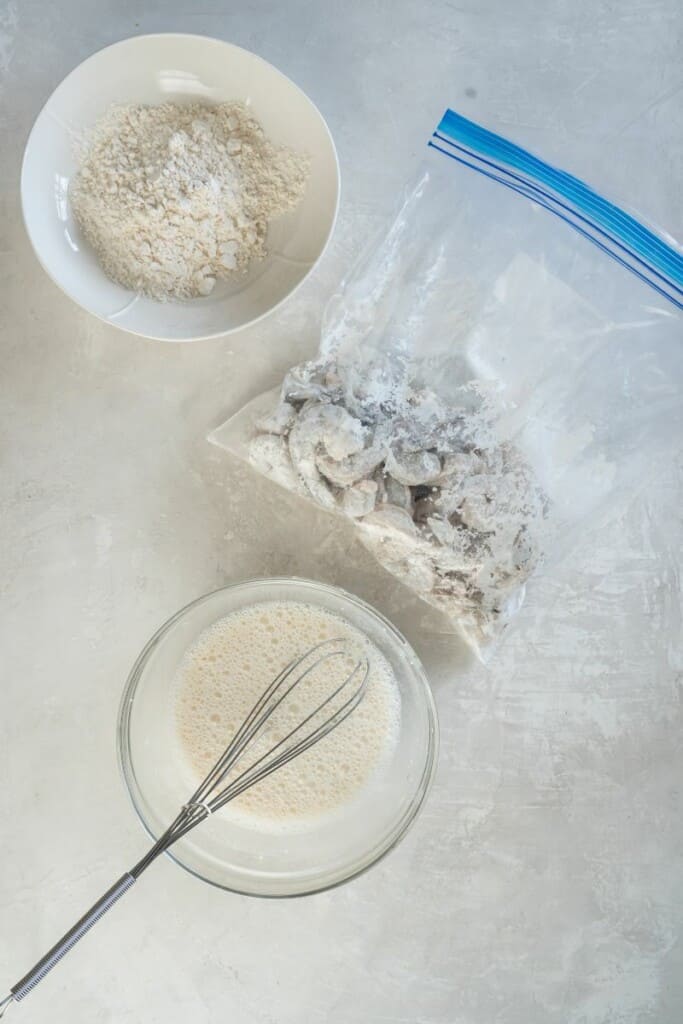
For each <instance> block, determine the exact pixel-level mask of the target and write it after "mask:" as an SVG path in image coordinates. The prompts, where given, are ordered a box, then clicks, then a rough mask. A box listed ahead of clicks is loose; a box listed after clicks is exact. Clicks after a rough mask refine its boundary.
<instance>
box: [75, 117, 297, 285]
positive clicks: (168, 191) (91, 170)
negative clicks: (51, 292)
mask: <svg viewBox="0 0 683 1024" xmlns="http://www.w3.org/2000/svg"><path fill="white" fill-rule="evenodd" d="M307 173H308V160H307V158H306V157H305V156H302V155H299V154H296V153H294V152H293V151H291V150H289V149H287V148H286V147H283V146H275V145H274V144H273V143H271V142H269V141H268V139H267V138H266V136H265V135H264V132H263V129H262V128H261V126H260V124H259V123H258V121H256V120H255V119H254V118H253V117H252V116H251V114H250V113H249V111H248V110H247V108H246V107H245V106H244V105H242V104H241V103H222V104H220V105H219V106H216V107H206V106H201V105H198V104H194V105H192V106H178V105H177V104H172V103H166V104H163V105H162V106H157V107H145V106H121V107H114V108H112V109H111V110H110V111H109V112H108V113H107V114H106V115H105V116H104V117H103V118H102V119H101V120H100V121H99V122H98V123H97V125H96V126H95V130H94V132H93V134H92V136H91V138H90V139H89V142H88V145H87V147H86V149H85V152H84V156H83V160H82V163H81V167H80V170H79V172H78V174H77V175H76V177H75V179H74V181H73V184H72V187H71V191H70V197H71V204H72V207H73V210H74V214H75V216H76V219H77V220H78V222H79V224H80V226H81V229H82V231H83V233H84V235H85V237H86V238H87V240H88V242H89V243H90V244H91V245H92V246H93V248H94V249H95V252H96V253H97V256H98V258H99V260H100V262H101V264H102V267H103V268H104V270H105V272H106V274H107V275H108V276H109V277H111V278H112V279H113V280H114V281H117V282H118V283H119V284H121V285H123V286H124V287H125V288H130V289H132V290H134V291H139V292H142V293H143V294H145V295H148V296H150V297H151V298H154V299H171V298H173V299H188V298H195V297H197V296H200V295H208V294H209V293H210V292H211V291H212V289H213V287H214V285H215V283H216V280H217V278H229V277H232V276H234V275H238V274H242V273H244V272H245V271H246V270H247V269H248V267H249V265H250V264H251V262H252V261H253V260H258V259H262V258H263V256H265V255H266V244H265V243H266V233H267V230H268V222H269V221H270V220H271V219H272V218H273V217H276V216H278V214H281V213H284V212H285V211H286V210H289V209H292V208H293V207H294V206H296V204H297V203H298V202H299V201H300V199H301V197H302V195H303V192H304V186H305V182H306V176H307Z"/></svg>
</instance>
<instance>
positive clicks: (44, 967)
mask: <svg viewBox="0 0 683 1024" xmlns="http://www.w3.org/2000/svg"><path fill="white" fill-rule="evenodd" d="M134 882H135V879H134V878H133V876H132V875H131V874H129V873H128V872H126V873H125V875H121V877H120V878H119V880H118V882H115V883H114V885H112V887H111V889H108V890H107V891H106V892H105V894H104V895H103V896H101V897H100V898H99V900H98V901H97V903H93V905H92V907H91V908H90V910H89V911H88V912H87V913H86V914H84V915H83V917H82V918H81V919H80V920H79V921H77V922H76V924H75V925H74V926H73V928H70V929H69V931H68V932H67V933H66V935H63V936H62V938H61V939H60V940H59V942H58V943H56V945H54V946H53V947H52V949H51V950H50V951H49V952H48V953H46V954H45V956H44V957H43V958H42V960H39V961H38V963H37V964H36V965H35V967H32V968H31V970H30V971H29V972H28V974H25V975H24V977H23V978H22V979H21V981H18V982H17V983H16V985H14V986H13V987H12V989H11V990H10V991H11V994H12V998H13V999H14V1000H15V1001H16V1002H19V1001H20V1000H21V999H23V998H24V996H26V995H28V993H29V992H30V991H31V989H33V988H35V986H36V985H37V984H38V982H39V981H42V980H43V978H44V977H45V975H46V974H48V973H49V972H50V971H51V970H52V968H53V967H54V966H55V964H58V963H59V961H60V960H61V959H62V957H63V956H66V954H67V953H68V952H69V950H70V949H73V947H74V946H75V945H76V943H77V942H78V940H79V939H82V938H83V936H84V935H85V933H86V932H88V931H90V929H91V928H92V926H93V925H94V924H95V922H96V921H99V919H100V918H101V917H104V915H105V914H106V913H107V911H108V910H109V908H110V907H113V906H114V904H115V903H116V901H117V900H120V899H121V897H122V896H123V894H124V892H127V891H128V889H130V887H131V886H132V885H133V883H134Z"/></svg>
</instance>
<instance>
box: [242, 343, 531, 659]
mask: <svg viewBox="0 0 683 1024" xmlns="http://www.w3.org/2000/svg"><path fill="white" fill-rule="evenodd" d="M490 406H491V402H490V401H489V400H488V397H487V395H486V392H485V390H482V388H480V387H476V386H475V385H474V384H470V385H468V386H463V388H462V389H461V392H460V401H459V403H458V404H452V403H451V404H449V403H446V402H444V401H443V400H442V399H440V398H439V396H438V395H437V394H436V393H435V392H434V391H433V390H432V389H431V388H428V387H425V386H424V385H419V384H417V383H416V382H415V381H414V380H412V379H411V378H410V377H409V375H406V374H401V373H400V372H399V370H398V369H397V367H395V366H393V365H392V364H391V361H390V360H389V361H387V360H380V362H379V363H378V364H377V365H373V364H370V363H368V364H366V365H365V366H364V367H363V373H358V374H356V373H355V372H354V373H350V372H349V367H348V366H347V367H344V368H342V367H340V365H339V364H338V363H335V362H334V361H330V362H313V363H306V364H303V365H301V366H298V367H295V368H294V369H292V370H291V371H290V372H289V374H288V375H287V376H286V378H285V381H284V384H283V387H282V393H281V399H280V402H279V404H278V405H277V406H276V407H275V409H274V410H272V411H271V412H270V414H269V415H267V416H266V417H264V418H261V419H259V420H258V421H257V422H256V423H255V424H254V427H255V435H254V436H253V437H252V439H251V441H250V444H249V459H250V461H251V463H252V465H254V466H255V467H256V468H257V469H259V470H260V471H261V472H262V473H264V474H265V475H267V476H269V477H270V478H271V479H273V480H274V481H276V482H277V483H279V484H280V485H282V486H283V487H287V488H288V489H290V490H292V491H295V492H296V493H299V494H302V495H305V496H307V497H310V498H313V500H314V501H316V502H317V503H318V504H319V505H321V506H322V507H323V508H326V509H329V510H330V511H339V512H342V513H344V514H345V515H347V516H349V517H351V518H352V519H354V520H355V521H356V522H357V524H358V528H359V536H360V539H361V540H362V542H363V543H364V545H365V546H366V547H367V548H368V549H369V550H370V551H371V552H372V554H373V555H374V556H375V558H377V560H378V561H379V562H380V563H381V564H382V565H383V566H384V568H385V569H387V570H388V571H389V572H391V573H392V574H393V575H394V576H396V577H397V578H398V579H400V580H401V581H402V582H403V583H405V584H406V585H407V586H409V587H410V588H411V589H412V590H414V591H416V592H417V593H418V594H420V596H421V597H422V598H423V599H424V600H426V601H428V602H429V603H430V604H433V605H435V606H436V607H438V608H440V609H442V610H443V611H444V612H446V614H447V615H449V616H451V618H452V619H453V620H454V621H455V622H457V624H458V626H459V627H460V629H461V630H462V632H463V633H464V635H465V636H466V637H467V639H468V640H469V642H470V643H471V644H472V645H473V646H474V647H475V649H478V650H480V651H481V650H482V649H483V648H484V647H485V646H486V645H487V643H488V642H489V641H490V640H492V639H494V637H495V635H496V634H497V632H499V631H500V628H501V627H502V626H504V625H505V624H506V622H507V620H508V619H509V617H510V615H511V614H512V613H513V612H514V611H515V610H516V608H517V606H518V604H519V602H520V600H521V595H522V594H523V589H522V588H523V585H524V583H525V581H526V580H527V579H528V577H529V576H530V575H531V573H532V572H533V570H534V569H535V567H536V566H537V564H538V563H539V561H540V559H541V554H542V551H541V531H542V526H543V520H544V517H545V513H546V504H547V502H546V496H545V494H544V493H543V491H542V490H541V487H540V485H539V483H538V481H537V480H536V479H535V477H534V474H533V472H532V469H531V467H530V466H529V465H528V463H527V462H526V460H525V459H524V457H523V455H522V453H521V451H520V450H519V449H518V448H517V447H516V446H515V445H514V444H512V443H511V442H509V441H503V440H499V439H498V438H497V436H496V430H495V426H494V420H495V414H494V411H493V409H492V408H490Z"/></svg>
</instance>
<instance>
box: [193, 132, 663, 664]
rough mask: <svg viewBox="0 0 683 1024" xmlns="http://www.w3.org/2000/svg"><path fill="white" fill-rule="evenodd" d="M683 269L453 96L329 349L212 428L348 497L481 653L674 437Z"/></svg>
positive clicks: (345, 303)
mask: <svg viewBox="0 0 683 1024" xmlns="http://www.w3.org/2000/svg"><path fill="white" fill-rule="evenodd" d="M520 161H522V162H523V164H524V166H523V167H520V166H519V163H520ZM494 167H495V171H494ZM473 171H479V172H480V173H472V172H473ZM522 171H523V172H524V173H522ZM501 186H502V187H501ZM579 186H580V188H579ZM581 189H583V190H585V193H586V194H584V192H582V191H581ZM566 193H570V195H567V194H566ZM589 200H590V201H589ZM560 206H561V207H562V209H560ZM570 209H571V210H572V211H573V218H574V219H572V218H570V216H569V210H570ZM589 211H590V215H589ZM613 211H616V213H614V212H613ZM553 214H555V216H553ZM606 214H609V215H610V216H611V217H612V221H611V222H610V224H609V225H607V226H608V227H609V229H610V231H609V232H608V231H607V230H606V225H605V223H604V219H605V216H606ZM608 219H609V218H608ZM567 222H569V223H567ZM571 228H575V230H571ZM617 229H618V230H617ZM627 229H628V230H627ZM619 232H620V233H619ZM607 234H610V241H609V245H608V244H607V243H606V239H605V236H606V235H607ZM610 247H612V248H610ZM612 249H613V251H612ZM629 270H630V271H632V272H633V273H629ZM680 271H681V260H680V255H679V254H678V253H677V252H676V251H675V250H674V249H673V248H672V247H671V246H669V245H667V244H666V243H664V242H663V241H662V239H660V237H659V236H657V235H654V234H653V233H652V232H649V231H646V230H645V229H644V228H642V227H641V226H640V225H638V224H637V222H635V221H632V219H631V218H630V217H628V216H627V215H626V214H624V213H623V212H622V211H619V210H616V208H615V207H613V206H612V205H611V204H609V203H607V202H606V201H605V200H602V199H601V197H599V196H598V195H597V194H596V193H594V192H592V190H588V189H587V187H586V186H583V185H582V183H580V182H577V180H576V179H572V178H570V177H569V176H568V175H563V174H562V173H561V172H556V171H554V170H553V169H552V168H549V167H548V165H545V164H542V163H541V162H540V161H537V160H536V158H532V157H531V156H530V154H526V153H525V151H523V150H519V149H518V148H517V147H514V146H512V145H511V144H510V143H507V142H505V140H502V139H500V138H499V137H498V136H494V135H491V133H488V132H484V131H483V129H479V128H477V126H473V125H471V123H470V122H467V121H465V120H464V119H462V118H459V117H458V115H455V114H453V113H452V112H448V113H447V114H446V115H445V116H444V119H443V120H442V122H441V124H440V126H439V129H438V130H437V132H435V133H434V136H433V137H432V140H431V142H430V148H429V151H428V160H427V161H426V162H425V163H424V165H423V166H422V167H421V168H420V169H419V172H418V174H417V176H416V178H415V179H414V181H413V182H412V183H411V185H410V186H409V188H408V189H407V191H406V195H405V197H404V198H403V200H402V202H401V204H400V206H399V208H398V210H397V212H396V215H395V217H394V218H393V219H392V221H391V223H390V224H389V226H388V227H387V229H386V231H384V232H383V233H382V235H381V237H380V238H379V239H378V240H377V241H376V242H375V243H374V244H373V245H372V246H371V247H370V248H369V249H368V251H367V252H366V253H365V255H364V256H363V257H362V258H361V260H360V261H359V262H358V264H357V265H356V267H355V268H354V269H353V271H352V272H351V274H350V275H349V277H348V278H347V280H346V281H345V282H344V283H343V284H342V287H341V289H340V291H339V293H338V294H337V295H336V296H335V297H334V298H333V299H332V300H331V301H330V303H329V305H328V308H327V310H326V314H325V318H324V322H323V328H322V335H321V343H320V348H319V352H318V355H317V356H316V358H315V359H314V360H312V361H310V362H307V363H304V364H301V365H299V366H296V367H294V368H292V369H291V370H290V371H289V373H288V374H287V375H286V377H285V379H284V381H283V383H282V387H281V388H280V389H279V390H277V391H275V392H271V393H268V394H266V395H262V396H259V397H258V398H257V399H256V400H254V402H252V403H250V404H249V405H248V406H247V407H245V408H244V409H243V410H242V411H241V412H240V413H238V414H237V415H236V416H234V417H232V418H231V419H230V420H228V421H227V423H226V424H224V425H223V426H222V427H221V428H219V429H218V430H217V431H216V432H214V434H213V435H212V436H211V440H212V441H213V442H214V443H217V444H219V445H222V446H223V447H225V448H228V449H229V450H231V451H233V452H235V453H236V454H238V455H239V456H241V457H242V458H245V459H247V460H248V461H249V462H250V463H251V465H252V466H253V467H254V468H255V469H256V470H258V471H260V472H262V473H264V474H265V475H266V476H268V477H269V478H271V479H272V480H273V481H274V482H276V483H278V484H280V485H281V486H284V487H286V488H288V489H289V490H291V491H294V492H295V493H298V494H300V495H302V497H306V498H308V499H310V500H312V501H314V502H315V503H316V504H318V505H320V506H322V507H323V508H325V509H328V510H329V511H330V512H333V513H337V514H341V515H345V516H347V517H349V518H351V519H352V520H353V521H354V522H355V523H356V524H357V529H358V536H359V538H360V540H361V541H362V542H363V544H364V545H365V546H366V547H367V548H368V550H369V551H371V552H372V554H373V555H374V556H375V558H376V559H377V561H378V562H379V563H380V564H381V565H382V566H384V568H385V569H387V570H388V571H389V572H390V573H392V574H393V575H394V576H395V577H396V578H397V579H398V580H400V581H401V582H402V583H403V584H405V585H407V586H408V587H410V588H411V589H412V590H413V591H415V592H416V593H418V594H419V595H420V596H421V597H422V598H423V599H424V600H425V601H427V602H429V603H430V604H432V605H434V606H436V607H438V608H439V609H441V610H442V611H443V612H444V613H445V614H446V616H448V618H449V619H450V621H451V622H452V623H453V625H454V627H455V628H457V629H458V630H459V631H460V632H461V633H462V634H463V636H464V637H465V638H466V639H467V640H468V642H469V643H470V644H471V645H472V647H473V648H474V650H475V651H476V652H477V653H478V654H479V655H480V656H482V657H484V656H485V655H486V654H487V652H489V651H490V650H491V647H492V642H493V641H495V639H496V638H497V637H498V636H499V635H500V634H501V632H502V631H503V629H504V628H505V627H506V625H507V624H508V623H509V622H510V620H511V618H512V617H513V615H514V613H515V611H516V610H517V609H518V608H519V607H520V605H521V602H522V599H523V596H524V586H525V582H526V580H527V579H528V578H529V576H530V575H531V574H532V573H533V572H534V570H535V569H536V568H537V567H538V565H539V564H540V563H541V561H542V560H543V559H546V560H552V557H553V556H554V555H555V554H556V553H557V552H558V551H559V550H560V549H564V548H565V547H566V544H567V543H568V542H569V540H570V539H571V537H572V536H574V535H575V534H576V531H577V530H579V531H580V530H581V529H585V528H586V524H588V523H590V522H591V520H592V518H594V517H596V516H598V515H602V514H603V513H604V511H605V510H606V509H607V510H609V508H610V507H616V506H617V504H618V502H619V501H620V500H621V499H623V498H624V497H625V496H628V494H630V493H631V492H632V489H633V487H634V486H635V484H636V482H637V481H638V480H641V479H642V471H643V467H645V466H647V465H648V464H649V463H650V461H651V455H652V452H653V451H657V452H659V453H660V454H661V452H662V446H666V445H667V444H669V445H670V444H671V438H672V437H673V436H675V433H673V434H672V430H671V428H672V423H673V421H674V420H676V417H677V418H678V422H679V423H680V416H681V414H680V408H681V403H680V395H679V394H677V388H676V386H675V382H676V380H678V381H680V380H681V379H683V376H682V374H683V359H682V357H681V352H680V350H681V346H680V344H679V343H678V340H677V339H678V338H679V332H680V326H681V325H680V317H679V314H678V309H679V307H680V299H683V292H681V284H682V283H683V282H682V281H681V277H680ZM677 275H678V276H677ZM672 418H673V419H672Z"/></svg>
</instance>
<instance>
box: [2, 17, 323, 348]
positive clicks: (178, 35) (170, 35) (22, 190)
mask: <svg viewBox="0 0 683 1024" xmlns="http://www.w3.org/2000/svg"><path fill="white" fill-rule="evenodd" d="M151 39H193V40H201V41H202V42H205V43H216V44H217V45H219V46H227V47H228V48H229V49H231V50H239V51H241V52H242V53H246V54H248V55H249V56H250V57H252V58H253V59H254V60H256V61H257V63H260V64H264V65H265V66H266V67H267V68H268V69H270V70H271V71H275V72H276V73H277V74H278V75H281V76H282V78H284V79H285V80H286V81H287V82H288V83H289V84H290V85H291V86H292V87H293V88H294V89H296V91H297V92H299V93H301V95H302V96H303V97H304V98H305V99H306V100H307V101H308V102H309V103H310V104H311V106H312V107H313V109H314V111H315V112H316V114H317V115H318V117H319V118H320V122H321V124H322V127H323V131H324V133H325V135H326V136H327V140H328V142H329V144H330V148H331V151H332V156H333V158H334V169H335V186H336V189H335V191H336V197H335V204H334V211H333V214H332V219H331V221H330V226H329V230H328V232H327V235H326V236H325V240H324V242H323V245H322V248H321V250H320V252H319V253H318V255H317V256H316V258H315V259H314V260H313V262H312V263H311V265H310V267H309V268H308V270H307V271H306V273H305V274H304V276H303V277H302V278H301V280H300V281H298V282H297V283H296V284H295V285H294V287H293V288H292V289H291V291H288V292H287V294H286V295H283V297H282V298H281V299H279V300H278V302H276V303H275V305H274V306H270V308H269V309H266V310H264V312H263V313H259V314H258V316H255V317H252V319H251V320H246V321H245V322H244V323H242V324H238V325H236V326H235V327H228V328H226V329H225V330H222V331H212V332H209V333H200V334H192V335H189V334H188V335H187V336H185V337H182V338H169V337H165V336H164V335H163V334H150V333H147V332H144V331H140V330H135V329H134V328H132V327H129V326H126V325H124V324H120V323H114V322H113V321H112V320H111V319H110V318H109V317H107V316H103V315H102V314H101V313H98V312H97V311H96V310H94V309H91V308H90V307H89V306H85V305H84V304H83V303H82V302H81V301H80V300H79V299H77V298H76V297H75V296H74V295H72V293H71V291H70V290H69V289H68V288H66V287H65V286H64V285H63V284H62V283H61V282H60V281H58V280H57V279H56V278H55V277H54V275H53V274H52V271H51V270H50V269H49V268H48V267H47V266H46V264H45V261H44V259H43V256H42V254H41V251H40V247H39V245H38V244H37V242H36V239H35V238H34V235H33V233H32V232H31V229H30V227H29V217H28V213H27V191H28V189H27V186H26V173H27V171H26V168H27V163H28V157H29V149H30V147H31V144H32V142H33V140H34V135H35V133H36V129H37V127H38V124H39V122H40V121H41V119H42V118H43V116H46V115H47V114H48V112H49V111H48V108H49V106H50V104H51V103H52V100H53V97H54V95H55V93H56V92H57V90H58V89H61V87H62V86H63V85H64V84H65V83H66V82H68V80H69V79H70V78H71V77H72V76H73V75H75V74H77V72H79V71H81V69H82V68H83V67H84V66H85V65H86V64H87V63H89V61H96V60H97V58H98V57H100V56H101V55H102V54H103V53H104V52H105V51H106V50H113V49H115V48H116V47H119V46H125V45H127V44H129V43H137V42H138V41H140V42H143V41H148V40H151ZM19 195H20V205H21V216H22V220H23V223H24V230H25V231H26V234H27V236H28V240H29V242H30V243H31V248H32V249H33V252H34V254H35V257H36V259H37V260H38V263H39V264H40V266H41V267H42V269H43V270H44V272H45V273H46V274H47V276H48V278H49V279H50V280H51V281H52V283H53V284H54V285H56V287H57V288H59V290H60V291H61V292H62V294H63V295H66V297H67V298H68V299H70V300H71V301H72V302H73V303H74V304H75V305H76V306H77V307H78V308H79V309H82V310H84V312H86V313H88V314H89V315H90V316H94V317H96V318H97V319H98V320H99V321H100V322H101V323H104V324H108V325H109V326H110V327H115V328H116V329H117V330H120V331H124V332H125V333H126V334H131V335H133V336H134V337H136V338H145V339H146V340H149V341H161V342H165V343H166V344H180V345H183V344H188V343H190V342H194V341H213V340H215V339H216V338H225V337H229V336H230V335H232V334H236V333H237V332H238V331H244V330H246V329H247V328H248V327H253V326H255V325H256V324H258V323H260V322H261V321H262V320H265V319H266V317H269V316H271V314H273V313H274V312H275V311H276V310H278V309H281V308H282V306H283V305H284V304H285V303H286V302H288V301H289V300H290V299H291V298H293V296H294V295H295V294H296V293H297V292H298V290H299V289H300V288H301V286H302V285H303V284H304V282H305V281H307V280H308V278H309V277H310V276H311V274H312V273H313V271H314V270H315V269H316V267H317V266H318V264H319V263H320V261H321V260H322V258H323V256H324V255H325V253H326V252H327V250H328V248H329V245H330V242H331V240H332V235H333V234H334V229H335V227H336V226H337V218H338V216H339V205H340V202H341V167H340V165H339V154H338V153H337V147H336V145H335V141H334V138H333V136H332V132H331V131H330V126H329V124H328V123H327V120H326V118H325V117H324V116H323V114H322V112H321V110H320V108H319V107H318V104H317V103H315V102H314V101H313V99H311V97H310V96H309V95H308V93H307V92H305V91H304V90H303V89H302V88H301V86H300V85H297V83H296V82H295V81H294V80H293V79H292V78H290V77H289V75H286V74H285V73H284V71H281V70H280V69H279V68H278V67H276V66H275V65H274V64H271V63H270V61H268V60H266V59H265V57H261V56H260V54H258V53H254V52H253V51H252V50H247V48H246V47H244V46H238V45H237V44H236V43H231V42H229V41H228V40H227V39H218V38H217V37H216V36H208V35H202V34H201V33H199V32H145V33H142V34H141V35H137V36H126V37H125V38H123V39H119V40H117V41H116V42H114V43H108V44H107V46H101V47H100V48H99V49H98V50H95V52H94V53H91V54H90V55H89V56H88V57H86V58H85V59H84V60H82V61H81V62H80V63H79V64H77V65H76V67H74V68H72V69H71V71H69V72H68V74H66V75H65V76H64V78H62V79H60V81H59V82H58V83H57V85H56V86H55V87H54V89H52V91H51V92H50V95H49V96H48V98H47V99H46V100H45V102H44V103H43V105H42V106H41V108H40V110H39V111H38V113H37V114H36V116H35V119H34V121H33V124H32V125H31V130H30V132H29V133H28V136H27V139H26V143H25V145H24V152H23V155H22V159H21V172H20V175H19Z"/></svg>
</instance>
